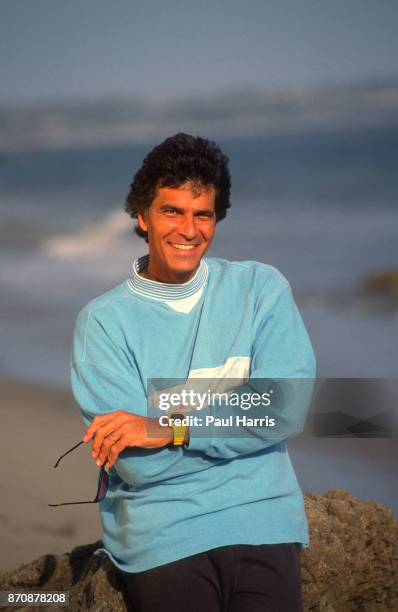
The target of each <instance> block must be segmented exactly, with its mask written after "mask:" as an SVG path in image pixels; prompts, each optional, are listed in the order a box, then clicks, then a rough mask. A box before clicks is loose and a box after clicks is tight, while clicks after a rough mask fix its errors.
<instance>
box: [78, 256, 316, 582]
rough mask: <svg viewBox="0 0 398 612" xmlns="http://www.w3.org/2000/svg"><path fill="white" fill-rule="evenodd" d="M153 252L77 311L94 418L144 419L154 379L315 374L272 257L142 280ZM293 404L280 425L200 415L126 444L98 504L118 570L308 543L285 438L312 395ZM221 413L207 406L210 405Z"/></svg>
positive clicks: (83, 394)
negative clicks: (155, 441)
mask: <svg viewBox="0 0 398 612" xmlns="http://www.w3.org/2000/svg"><path fill="white" fill-rule="evenodd" d="M147 261H148V256H144V257H141V258H138V259H137V260H136V261H135V262H134V269H133V275H132V278H130V279H128V280H127V281H125V282H123V283H122V284H120V285H118V286H117V287H115V288H114V289H112V290H111V291H108V292H107V293H105V294H103V295H102V296H100V297H98V298H96V299H94V300H93V301H91V302H90V303H89V304H88V305H87V306H86V307H85V308H83V310H82V311H81V312H80V313H79V315H78V318H77V323H76V329H75V336H74V343H73V355H72V362H71V381H72V389H73V393H74V396H75V398H76V401H77V403H78V404H79V406H80V409H81V413H82V415H83V418H84V421H85V424H86V425H88V424H89V423H90V422H91V421H92V419H93V418H94V417H95V416H96V415H99V414H103V413H107V412H111V411H114V410H120V409H123V410H127V411H131V412H134V413H136V414H140V415H143V416H147V415H148V407H147V381H148V379H152V378H156V379H160V378H162V379H182V380H187V379H195V378H196V379H198V378H207V379H228V378H233V379H234V381H235V382H236V381H240V382H241V383H245V384H242V386H241V387H238V388H237V389H236V390H237V391H238V392H242V391H243V390H246V391H247V390H251V391H252V390H253V388H256V385H255V382H256V381H259V380H262V379H271V380H277V379H289V380H293V381H294V380H296V379H312V378H313V377H314V376H315V359H314V354H313V351H312V348H311V344H310V341H309V339H308V336H307V333H306V330H305V327H304V324H303V322H302V319H301V317H300V315H299V312H298V310H297V307H296V305H295V303H294V300H293V297H292V293H291V289H290V286H289V283H288V282H287V281H286V279H285V278H284V277H283V275H282V274H281V273H280V272H278V271H277V270H276V269H275V268H273V267H271V266H268V265H265V264H261V263H258V262H253V261H244V262H230V261H226V260H224V259H218V258H206V259H202V261H201V264H200V266H199V268H198V271H197V272H196V274H195V276H194V277H193V278H192V279H191V280H190V281H188V282H187V283H184V284H181V285H172V284H166V283H159V282H156V281H152V280H148V279H145V278H143V277H141V276H140V275H139V274H138V273H139V271H140V270H141V269H144V268H145V266H146V264H147ZM304 395H305V394H304ZM287 403H288V406H287V407H285V408H286V410H285V412H284V416H283V418H281V421H283V424H282V426H281V427H280V428H279V433H275V431H272V432H271V428H268V427H250V426H249V427H247V428H246V430H245V435H244V436H242V435H233V436H230V437H226V436H223V435H218V431H216V427H214V426H213V427H212V426H211V425H209V427H208V429H207V431H206V435H205V437H204V436H203V430H202V434H201V433H200V432H199V427H195V426H194V425H193V426H192V427H191V428H190V432H191V437H190V442H189V447H188V448H185V447H171V446H170V447H164V448H162V449H142V448H128V449H126V450H124V451H123V452H122V453H121V454H120V456H119V458H118V460H117V461H116V462H115V464H114V466H113V467H112V468H111V469H110V470H109V476H110V478H109V490H108V492H107V495H106V497H105V499H104V500H103V501H102V502H101V503H100V514H101V522H102V528H103V544H104V549H101V550H104V551H105V552H106V553H107V554H108V555H109V557H110V558H111V560H112V561H113V563H114V564H115V565H116V566H117V567H119V568H120V569H122V570H124V571H126V572H141V571H144V570H147V569H151V568H153V567H156V566H159V565H163V564H165V563H169V562H171V561H175V560H177V559H181V558H183V557H187V556H190V555H194V554H197V553H200V552H203V551H206V550H209V549H213V548H217V547H220V546H227V545H232V544H275V543H282V542H298V543H300V545H301V546H302V547H307V546H308V526H307V520H306V515H305V511H304V504H303V496H302V493H301V490H300V487H299V485H298V482H297V479H296V476H295V473H294V470H293V467H292V465H291V462H290V459H289V454H288V450H287V448H286V445H285V442H284V440H285V439H286V438H288V437H289V436H292V435H295V434H297V433H298V432H299V431H300V430H301V429H302V427H303V424H304V419H305V414H306V411H307V408H308V395H305V397H304V398H302V399H301V400H300V399H296V400H295V397H294V396H292V398H291V399H290V400H289V402H287ZM226 409H227V407H226V406H224V407H221V408H220V407H216V408H214V411H219V410H221V411H224V414H226V412H225V410H226ZM212 413H213V409H212V408H211V407H209V406H206V407H205V408H204V410H203V411H202V412H201V416H202V415H205V414H206V415H209V414H212ZM214 414H215V412H214ZM217 414H222V412H221V413H220V412H218V413H217ZM216 416H217V415H216ZM248 416H249V415H248ZM250 416H251V415H250ZM195 430H196V431H195Z"/></svg>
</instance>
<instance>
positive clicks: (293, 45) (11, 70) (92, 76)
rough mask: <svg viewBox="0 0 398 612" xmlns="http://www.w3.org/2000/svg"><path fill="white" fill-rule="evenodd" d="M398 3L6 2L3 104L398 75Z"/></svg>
mask: <svg viewBox="0 0 398 612" xmlns="http://www.w3.org/2000/svg"><path fill="white" fill-rule="evenodd" d="M397 31H398V2H396V1H395V0H377V1H376V0H374V1H371V0H332V1H330V0H268V1H267V0H247V1H244V0H186V1H183V0H167V2H165V1H164V0H140V1H139V2H136V1H134V0H67V1H65V0H0V83H1V92H0V102H3V103H12V104H13V103H35V104H37V103H42V102H55V101H63V100H64V101H73V100H77V101H80V100H96V99H112V98H116V99H117V98H124V97H130V96H138V97H140V96H153V97H174V96H177V97H178V96H191V95H193V96H194V95H195V94H196V95H197V94H201V95H207V94H214V93H217V92H225V91H228V90H235V91H236V90H242V89H244V88H259V89H266V88H268V89H272V88H274V89H275V88H277V89H280V88H292V87H294V88H297V87H299V88H301V87H303V88H305V87H308V86H310V87H313V86H318V85H324V84H325V83H335V82H342V81H343V82H345V81H350V82H351V81H358V80H370V79H384V78H387V79H389V78H396V77H397V76H398V61H397V60H398V36H397Z"/></svg>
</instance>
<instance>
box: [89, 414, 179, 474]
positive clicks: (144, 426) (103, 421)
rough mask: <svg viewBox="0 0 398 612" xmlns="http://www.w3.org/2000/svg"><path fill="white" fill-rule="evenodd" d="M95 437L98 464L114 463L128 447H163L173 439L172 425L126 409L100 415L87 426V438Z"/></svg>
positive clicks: (95, 455)
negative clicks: (164, 424)
mask: <svg viewBox="0 0 398 612" xmlns="http://www.w3.org/2000/svg"><path fill="white" fill-rule="evenodd" d="M92 439H93V444H92V453H91V454H92V457H93V459H94V460H95V461H96V463H97V465H98V466H100V465H104V463H105V462H106V464H105V467H106V468H110V467H112V465H113V464H114V463H115V461H116V459H117V458H118V456H119V453H121V452H122V451H123V450H124V449H125V448H127V447H129V446H139V447H140V448H162V447H163V446H167V445H168V444H171V443H172V442H173V430H172V428H171V427H169V426H167V427H165V426H162V425H160V424H159V421H158V419H149V418H147V417H143V416H139V415H138V414H133V413H131V412H126V411H125V410H117V411H116V412H109V413H107V414H102V415H101V416H96V417H95V418H94V419H93V422H92V423H91V425H90V426H89V427H88V428H87V430H86V433H85V435H84V437H83V442H89V441H90V440H92Z"/></svg>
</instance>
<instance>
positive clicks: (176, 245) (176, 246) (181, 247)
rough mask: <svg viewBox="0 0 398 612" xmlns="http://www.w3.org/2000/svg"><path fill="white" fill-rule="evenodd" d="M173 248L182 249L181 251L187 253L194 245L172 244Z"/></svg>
mask: <svg viewBox="0 0 398 612" xmlns="http://www.w3.org/2000/svg"><path fill="white" fill-rule="evenodd" d="M173 247H175V248H176V249H182V250H183V251H184V250H185V251H189V250H190V249H194V248H195V245H194V244H173Z"/></svg>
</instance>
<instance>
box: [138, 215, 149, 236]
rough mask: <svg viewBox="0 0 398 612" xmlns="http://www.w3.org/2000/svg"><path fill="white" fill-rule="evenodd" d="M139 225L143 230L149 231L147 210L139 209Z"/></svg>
mask: <svg viewBox="0 0 398 612" xmlns="http://www.w3.org/2000/svg"><path fill="white" fill-rule="evenodd" d="M137 221H138V227H139V228H140V230H142V231H143V232H147V231H148V223H147V221H146V210H143V211H139V212H138V215H137Z"/></svg>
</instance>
